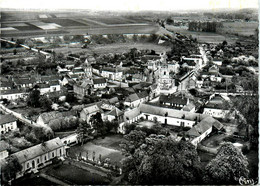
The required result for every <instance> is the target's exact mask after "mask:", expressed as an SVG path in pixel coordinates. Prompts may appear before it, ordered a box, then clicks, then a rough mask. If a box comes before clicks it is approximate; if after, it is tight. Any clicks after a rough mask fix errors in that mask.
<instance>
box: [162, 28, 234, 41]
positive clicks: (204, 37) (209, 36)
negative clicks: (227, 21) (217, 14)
mask: <svg viewBox="0 0 260 186" xmlns="http://www.w3.org/2000/svg"><path fill="white" fill-rule="evenodd" d="M166 28H167V29H168V30H170V31H173V32H178V33H181V34H184V35H187V36H189V35H191V36H192V37H193V38H197V40H198V42H201V43H222V42H223V41H224V40H226V41H227V42H228V43H235V42H236V41H237V40H238V37H236V36H230V35H229V36H228V37H227V36H225V35H222V34H217V33H211V32H196V31H190V30H188V27H177V26H169V25H167V26H166Z"/></svg>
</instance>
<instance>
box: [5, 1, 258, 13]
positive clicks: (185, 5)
mask: <svg viewBox="0 0 260 186" xmlns="http://www.w3.org/2000/svg"><path fill="white" fill-rule="evenodd" d="M0 8H19V9H87V10H115V11H118V10H120V11H141V10H158V11H162V10H166V11H171V10H199V9H207V10H214V9H219V8H232V9H242V8H258V0H0Z"/></svg>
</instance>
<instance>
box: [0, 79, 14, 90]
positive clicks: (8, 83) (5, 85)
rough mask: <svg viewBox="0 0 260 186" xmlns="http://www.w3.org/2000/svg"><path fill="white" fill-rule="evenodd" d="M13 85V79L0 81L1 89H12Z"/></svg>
mask: <svg viewBox="0 0 260 186" xmlns="http://www.w3.org/2000/svg"><path fill="white" fill-rule="evenodd" d="M12 87H13V83H12V82H11V81H1V82H0V90H10V89H12Z"/></svg>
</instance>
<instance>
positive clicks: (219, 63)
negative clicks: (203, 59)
mask: <svg viewBox="0 0 260 186" xmlns="http://www.w3.org/2000/svg"><path fill="white" fill-rule="evenodd" d="M212 63H214V64H215V65H217V66H222V59H220V58H213V60H212Z"/></svg>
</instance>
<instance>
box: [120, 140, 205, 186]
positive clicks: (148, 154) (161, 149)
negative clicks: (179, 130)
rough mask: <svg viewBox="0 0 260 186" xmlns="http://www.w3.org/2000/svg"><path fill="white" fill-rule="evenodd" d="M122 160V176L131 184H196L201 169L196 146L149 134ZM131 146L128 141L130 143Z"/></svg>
mask: <svg viewBox="0 0 260 186" xmlns="http://www.w3.org/2000/svg"><path fill="white" fill-rule="evenodd" d="M138 141H139V138H137V140H135V142H136V143H138V145H137V146H136V148H135V150H134V152H133V153H131V154H129V155H128V156H127V157H126V158H125V159H124V160H123V173H124V178H125V179H127V180H128V181H129V182H130V183H132V184H160V185H161V184H172V183H179V184H196V183H199V181H200V173H201V169H200V167H199V163H200V161H199V157H198V154H197V151H196V149H195V147H194V146H193V145H192V144H190V143H187V142H184V141H180V142H176V141H174V140H173V139H171V138H170V137H165V136H163V135H150V136H149V137H147V138H145V139H144V140H143V139H142V141H140V142H138ZM130 145H131V143H130Z"/></svg>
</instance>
